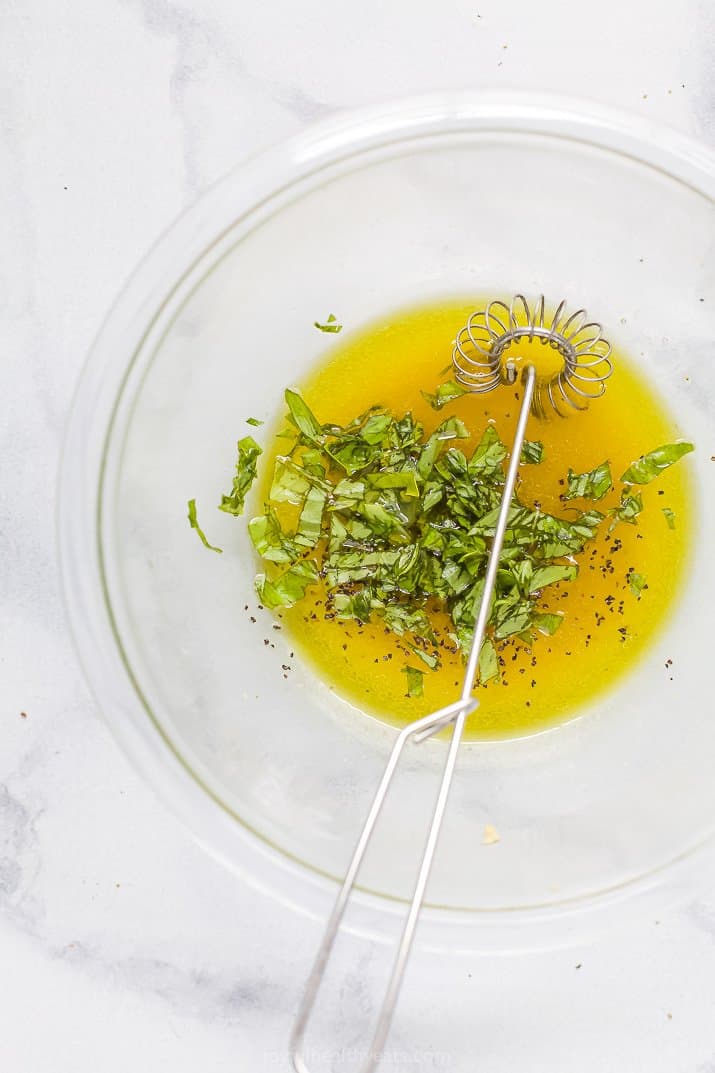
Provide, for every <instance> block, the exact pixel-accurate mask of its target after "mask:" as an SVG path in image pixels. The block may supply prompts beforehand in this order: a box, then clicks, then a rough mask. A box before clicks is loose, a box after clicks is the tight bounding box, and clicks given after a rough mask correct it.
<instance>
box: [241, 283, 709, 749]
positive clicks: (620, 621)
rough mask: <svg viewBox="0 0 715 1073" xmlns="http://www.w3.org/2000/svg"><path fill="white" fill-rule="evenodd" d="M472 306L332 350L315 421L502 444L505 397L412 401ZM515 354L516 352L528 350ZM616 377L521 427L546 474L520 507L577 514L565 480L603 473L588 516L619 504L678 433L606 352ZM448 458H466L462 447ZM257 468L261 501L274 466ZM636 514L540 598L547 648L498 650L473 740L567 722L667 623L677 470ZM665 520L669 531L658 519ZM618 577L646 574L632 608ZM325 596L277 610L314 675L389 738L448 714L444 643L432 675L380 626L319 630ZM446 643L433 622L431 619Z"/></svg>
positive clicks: (450, 692) (677, 570) (443, 625)
mask: <svg viewBox="0 0 715 1073" xmlns="http://www.w3.org/2000/svg"><path fill="white" fill-rule="evenodd" d="M475 306H479V303H478V302H475V301H472V302H470V303H469V304H468V305H466V304H464V303H462V302H453V303H442V304H440V305H439V306H429V307H423V308H420V309H417V310H409V311H402V312H399V313H397V314H395V315H394V316H393V317H391V318H390V320H389V321H386V322H384V323H382V324H377V325H375V326H373V327H372V328H369V329H367V330H365V331H364V332H363V333H361V334H360V335H357V336H353V337H351V338H350V339H349V340H346V341H345V343H344V344H343V345H340V342H339V341H338V344H337V345H336V346H333V348H332V349H331V351H330V354H329V356H328V358H327V360H326V361H325V362H324V363H323V364H321V365H320V366H319V367H318V368H316V369H315V371H314V372H313V374H312V375H311V376H310V377H309V378H308V379H307V380H306V381H305V382H304V383H302V384H300V385H290V386H293V387H297V388H298V389H299V390H300V391H301V393H302V394H303V396H304V398H305V399H306V401H307V403H308V404H309V405H310V407H311V408H312V409H313V411H314V412H315V414H316V416H317V417H318V420H319V421H321V422H336V423H345V422H347V421H349V420H351V419H352V418H353V417H355V415H356V414H358V413H360V412H362V411H363V410H365V409H367V408H368V407H369V406H372V405H375V404H379V405H382V406H385V407H387V408H388V409H390V410H392V411H393V412H394V413H396V414H398V415H401V414H402V413H404V412H405V411H407V410H410V411H411V412H412V413H413V414H414V416H415V417H416V418H417V419H419V420H420V421H421V422H423V424H424V426H425V429H426V432H427V433H429V432H430V431H431V430H432V429H433V428H434V427H435V426H436V425H437V424H439V422H440V421H442V420H443V419H444V418H445V417H446V416H449V415H451V414H455V415H457V416H459V417H460V418H461V419H462V420H463V421H464V422H465V423H466V425H467V426H468V427H469V428H470V429H473V430H474V436H475V440H476V439H478V438H479V437H480V436H481V433H482V431H483V429H484V426H485V424H486V423H487V422H488V421H493V422H494V423H495V426H496V428H497V431H498V432H499V434H500V436H501V438H502V439H503V440H504V442H506V443H507V444H508V443H509V442H510V440H511V437H512V435H513V432H514V427H515V424H516V416H517V412H518V399H517V397H516V396H518V391H516V390H515V389H513V388H508V387H504V386H503V387H500V388H498V389H496V390H495V391H493V392H491V393H490V394H488V395H485V396H476V395H466V396H464V397H462V398H460V399H458V400H456V401H455V402H452V403H448V404H447V405H446V406H445V407H444V409H443V410H442V411H440V412H439V413H437V412H435V411H434V410H432V409H431V408H430V406H429V405H428V404H427V403H426V402H425V400H424V399H423V397H422V395H421V389H422V390H425V391H434V389H435V387H436V386H437V384H438V383H439V382H440V381H442V380H444V379H446V378H448V377H449V376H450V375H451V372H450V369H449V365H450V355H451V341H452V340H453V339H454V337H455V334H456V332H457V331H458V330H459V328H460V327H461V326H462V325H463V324H464V322H465V320H466V318H467V317H468V315H469V313H470V312H472V310H473V309H474V308H475ZM526 345H527V346H528V345H529V344H526ZM613 360H614V365H615V372H614V375H613V377H612V378H611V380H610V381H609V382H608V386H607V391H606V394H605V395H604V397H603V398H601V399H599V400H597V401H595V402H593V403H592V404H591V406H590V408H589V409H588V410H587V411H586V412H584V413H579V414H574V415H573V416H572V417H569V418H567V419H559V418H557V417H553V418H551V419H549V420H548V421H545V420H538V419H536V418H531V419H530V421H529V426H528V431H527V437H528V438H529V439H534V440H541V441H542V442H543V444H544V461H543V462H542V463H541V464H540V465H530V466H529V465H525V466H522V468H521V481H520V488H519V492H518V494H519V498H520V499H521V500H522V502H524V503H525V504H527V505H533V504H534V503H535V502H538V503H540V504H541V506H542V508H543V509H544V510H546V511H552V512H554V513H557V514H559V513H564V511H565V508H568V507H570V506H573V505H576V506H578V507H582V508H583V509H588V507H589V506H591V503H590V502H589V501H582V500H578V501H576V502H575V504H572V503H568V504H564V503H562V502H560V501H559V494H560V493H561V492H563V485H562V484H560V483H559V481H560V480H563V478H564V477H565V476H566V473H567V471H568V469H569V467H571V468H572V469H573V470H575V471H576V472H579V473H580V472H585V471H587V470H591V469H593V468H594V467H595V466H596V465H598V464H599V463H600V462H603V461H604V460H605V459H608V460H609V462H610V464H611V471H612V473H613V478H614V486H615V487H614V490H613V491H612V492H611V493H609V494H608V495H607V496H606V497H605V498H604V499H603V500H601V501H600V502H599V503H597V504H596V506H597V507H598V509H599V510H602V511H605V510H606V509H608V507H611V506H615V505H616V504H617V502H618V499H619V492H620V488H621V485H620V482H619V481H618V478H619V477H620V475H621V473H622V472H623V471H624V470H625V469H626V467H627V466H628V464H629V463H630V462H631V461H633V460H634V459H635V458H637V457H638V456H639V455H641V454H642V453H643V452H645V451H648V450H651V449H652V448H654V447H657V446H659V445H660V444H663V443H668V442H671V441H673V440H674V439H677V438H678V437H679V436H681V435H682V431H681V430H680V429H678V428H677V427H676V426H675V424H674V421H673V419H672V417H671V416H670V415H669V414H668V413H667V412H666V410H665V408H664V407H663V405H662V403H661V402H660V400H659V399H658V398H657V397H656V396H655V394H654V393H653V390H652V388H651V387H650V386H649V384H648V383H647V381H646V380H645V378H643V377H642V376H640V375H639V373H638V371H637V369H636V368H635V367H634V365H633V364H632V363H631V362H629V361H628V360H627V359H626V358H625V357H624V356H623V355H622V354H619V353H617V352H616V353H614V356H613ZM460 448H462V449H463V450H465V452H467V453H469V450H470V445H469V444H466V445H465V443H464V441H463V442H461V443H460ZM280 449H281V444H280V441H276V442H275V446H274V450H273V455H271V454H270V453H267V455H266V456H265V457H264V466H265V470H264V472H265V473H266V481H265V483H264V487H263V488H262V492H263V494H264V498H265V494H266V493H267V488H268V485H269V483H270V476H271V473H272V469H273V458H274V457H275V455H276V454H278V453H280ZM637 491H639V492H641V494H642V496H643V502H644V510H643V513H642V514H641V515H640V516H639V519H638V523H639V524H638V525H637V526H632V525H627V524H619V525H618V527H617V528H616V530H615V531H614V532H613V533H611V534H610V535H609V534H608V532H607V530H608V523H607V522H606V523H602V526H601V529H602V531H603V534H602V536H600V537H599V538H598V539H597V540H596V541H595V542H593V543H591V544H588V545H587V546H586V548H585V551H584V552H583V553H582V554H581V555H580V556H579V557H578V561H579V564H580V573H579V576H578V578H577V579H576V580H575V581H573V582H569V583H562V584H560V585H558V586H553V587H551V588H550V589H548V590H546V593H545V598H544V600H543V602H542V606H543V609H544V610H554V611H561V612H564V613H565V619H564V622H563V624H562V626H561V627H560V629H559V630H558V631H557V632H556V633H555V634H554V635H553V636H552V637H542V636H539V637H538V639H537V640H536V641H535V643H534V645H533V648H532V649H528V648H527V647H526V646H525V645H524V644H523V643H522V642H521V641H519V640H515V641H510V642H508V643H506V644H502V646H501V648H500V649H499V651H500V655H501V657H502V661H503V662H502V667H501V678H500V680H499V681H495V682H490V683H489V684H487V685H486V686H480V687H479V688H478V690H477V696H478V698H479V700H480V707H479V708H478V709H477V711H476V712H474V713H473V714H472V715H471V716H470V717H469V720H468V723H467V735H468V736H469V737H472V738H492V737H504V736H514V735H521V734H526V733H533V732H536V731H539V730H542V729H544V728H545V727H547V726H549V725H553V724H555V723H559V722H563V721H564V720H566V719H568V718H571V717H573V716H575V715H577V714H578V713H579V709H581V708H582V707H583V706H584V705H585V704H586V703H587V702H590V701H592V700H593V699H594V698H595V697H596V696H597V695H598V694H599V693H601V692H602V691H604V690H606V689H609V688H611V687H612V686H613V684H614V683H615V682H616V681H617V680H618V679H619V678H620V677H621V676H622V675H623V674H625V673H626V672H627V671H628V670H630V669H631V668H632V667H633V665H634V663H635V662H636V661H637V659H638V657H639V656H640V655H641V654H642V653H643V651H644V650H645V648H646V647H647V645H648V643H649V642H650V641H651V640H652V638H653V636H654V635H655V634H656V632H657V631H658V629H659V628H660V627H661V625H662V624H663V623H664V621H665V619H666V618H667V615H668V612H669V609H670V608H671V606H672V603H673V600H674V598H675V596H676V594H677V592H678V589H679V587H680V583H681V579H682V575H683V571H684V568H685V564H686V559H687V551H688V547H689V525H688V519H689V517H690V490H689V481H688V474H687V463H680V464H678V465H676V466H673V467H672V468H671V469H669V470H667V471H666V472H665V473H663V474H662V476H661V477H660V478H659V479H657V480H656V481H654V482H653V483H652V484H650V485H647V486H645V487H643V488H642V489H640V488H639V489H637ZM664 507H668V508H670V510H672V511H673V512H674V514H675V525H676V527H675V529H671V528H669V526H668V525H667V523H666V519H665V517H664V515H663V510H662V508H664ZM629 568H633V569H635V570H636V571H637V572H638V573H640V574H642V575H644V576H645V579H646V583H647V588H645V589H644V590H643V592H642V594H641V597H640V599H638V598H637V596H636V595H635V594H634V593H633V592H632V591H631V588H630V586H629V584H628V581H627V576H626V575H627V573H628V570H629ZM323 596H324V594H323V593H322V592H321V591H319V590H318V589H315V590H313V591H312V593H309V594H308V596H307V597H306V599H305V600H303V601H301V603H299V604H297V605H296V606H295V607H293V608H290V609H287V610H284V611H281V612H280V616H281V618H282V620H283V622H284V624H285V625H286V626H287V627H288V628H289V629H290V631H291V634H292V636H293V637H294V639H295V644H296V646H297V647H298V648H299V651H300V652H301V654H302V655H303V656H304V657H307V658H308V659H309V660H310V661H311V662H312V664H313V665H314V667H315V669H316V671H317V672H318V673H319V674H320V675H321V676H322V677H323V678H324V679H325V680H326V681H327V682H328V683H329V685H330V686H331V687H332V688H334V689H335V691H336V692H337V693H338V694H339V695H341V696H343V697H345V698H346V699H347V700H349V701H350V702H352V703H353V704H355V705H356V706H357V707H359V708H361V709H362V710H364V711H365V712H367V713H369V714H371V715H375V716H378V717H379V718H382V719H386V720H388V721H390V722H394V723H397V724H401V723H404V722H406V721H409V720H411V719H414V718H417V717H418V716H420V715H424V714H426V713H428V712H430V711H433V710H435V709H436V708H439V707H441V706H442V705H444V704H447V703H449V702H450V701H452V700H454V699H455V697H456V695H457V692H458V689H459V688H460V685H461V678H462V673H463V671H462V668H463V662H462V656H461V655H460V654H458V653H454V652H452V651H451V650H450V643H449V641H447V640H445V646H444V648H443V649H442V653H441V655H442V667H441V668H440V669H439V670H436V671H431V670H429V669H428V668H426V667H424V666H423V664H421V663H420V661H419V660H418V659H417V657H415V655H414V654H413V653H411V652H409V653H406V652H405V650H404V645H403V643H402V642H401V641H400V639H399V638H396V637H395V636H394V635H392V634H390V633H389V632H388V631H386V630H385V627H384V626H383V625H381V624H380V622H379V620H378V621H376V622H375V623H371V624H368V625H365V626H362V625H359V624H358V623H356V622H347V623H341V622H338V621H336V620H326V619H325V618H324V617H323ZM434 621H435V625H436V628H437V630H438V631H439V633H440V634H441V635H442V636H443V637H445V638H446V634H447V632H448V628H447V619H446V616H444V615H440V614H439V613H437V614H435V618H434ZM406 664H409V665H411V666H413V667H416V668H419V669H421V670H424V671H425V675H424V696H423V697H421V698H411V697H408V696H406V684H407V683H406V676H405V674H404V672H403V670H402V668H404V666H405V665H406Z"/></svg>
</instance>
